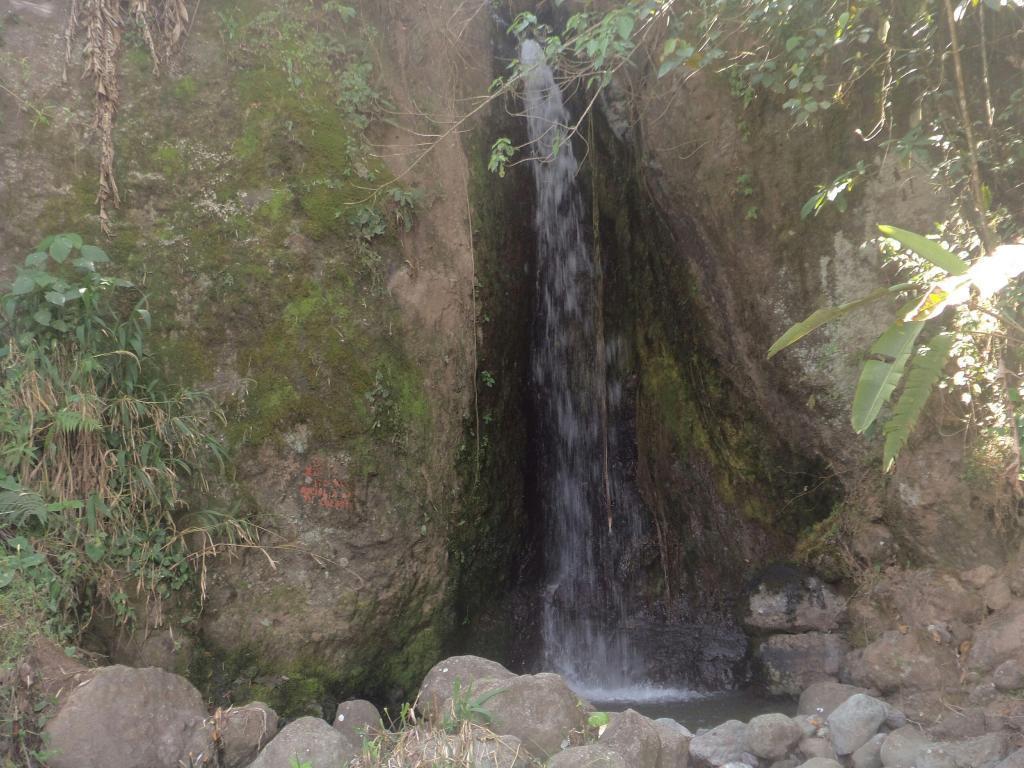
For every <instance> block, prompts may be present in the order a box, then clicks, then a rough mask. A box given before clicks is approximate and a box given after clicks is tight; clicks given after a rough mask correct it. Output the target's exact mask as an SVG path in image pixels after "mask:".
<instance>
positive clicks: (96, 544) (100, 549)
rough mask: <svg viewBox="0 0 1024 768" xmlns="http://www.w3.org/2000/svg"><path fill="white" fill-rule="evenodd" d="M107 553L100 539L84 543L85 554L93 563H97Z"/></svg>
mask: <svg viewBox="0 0 1024 768" xmlns="http://www.w3.org/2000/svg"><path fill="white" fill-rule="evenodd" d="M106 553H107V547H106V545H104V543H103V542H102V541H99V540H98V539H93V540H92V541H87V542H86V543H85V554H86V555H88V557H89V559H90V560H92V561H93V562H94V563H98V562H99V561H100V560H102V559H103V556H104V555H105V554H106Z"/></svg>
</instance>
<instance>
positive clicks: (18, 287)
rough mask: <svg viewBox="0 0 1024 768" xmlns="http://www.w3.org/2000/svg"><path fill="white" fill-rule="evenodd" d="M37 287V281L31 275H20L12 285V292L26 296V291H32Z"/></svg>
mask: <svg viewBox="0 0 1024 768" xmlns="http://www.w3.org/2000/svg"><path fill="white" fill-rule="evenodd" d="M35 287H36V281H35V280H33V279H32V277H31V276H30V275H18V276H17V277H16V278H15V279H14V285H12V286H11V293H13V294H14V295H15V296H24V295H25V294H26V293H32V291H34V290H35Z"/></svg>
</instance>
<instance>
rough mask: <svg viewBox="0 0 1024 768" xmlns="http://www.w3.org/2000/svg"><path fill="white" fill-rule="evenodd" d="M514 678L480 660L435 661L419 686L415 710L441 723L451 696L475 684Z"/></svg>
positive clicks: (498, 666)
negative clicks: (480, 681)
mask: <svg viewBox="0 0 1024 768" xmlns="http://www.w3.org/2000/svg"><path fill="white" fill-rule="evenodd" d="M513 677H515V675H514V674H513V673H512V672H509V671H508V670H507V669H505V667H503V666H502V665H501V664H499V663H498V662H496V661H490V660H489V659H485V658H482V657H480V656H452V657H451V658H447V659H444V660H443V661H439V662H438V663H437V664H435V665H434V666H433V667H431V669H430V671H429V672H428V673H427V675H426V677H424V678H423V683H422V685H420V690H419V693H418V694H417V696H416V707H417V709H419V710H420V712H422V713H423V714H424V715H425V716H426V717H427V718H428V719H430V720H438V721H440V720H443V719H444V716H445V715H446V714H448V715H450V714H451V705H452V695H453V693H455V692H456V691H459V692H461V691H463V690H469V689H470V688H472V687H473V684H474V683H476V682H477V681H478V680H483V679H485V678H488V679H500V680H507V679H511V678H513Z"/></svg>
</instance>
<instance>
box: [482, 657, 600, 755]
mask: <svg viewBox="0 0 1024 768" xmlns="http://www.w3.org/2000/svg"><path fill="white" fill-rule="evenodd" d="M467 694H468V695H470V696H472V697H473V698H475V699H478V700H480V699H486V701H483V703H482V708H483V709H484V710H485V711H486V712H487V714H488V715H490V723H489V724H488V727H489V728H490V729H491V730H493V731H494V732H495V733H498V734H502V735H506V734H507V735H510V736H515V737H516V738H518V739H519V740H520V741H522V744H523V748H524V749H526V750H527V751H528V752H529V753H530V754H531V755H533V756H534V757H535V758H537V759H539V760H546V759H547V758H548V757H550V756H551V755H553V754H555V753H556V752H558V751H559V750H561V748H562V744H563V742H565V741H566V740H567V739H568V738H569V734H570V733H571V732H572V731H582V730H583V728H584V726H585V724H586V717H585V712H584V708H583V703H582V702H581V701H580V700H579V699H577V698H576V694H574V693H573V692H572V691H571V690H569V686H567V685H566V684H565V681H564V680H563V679H562V678H561V677H560V676H559V675H554V674H550V673H541V674H539V675H520V676H515V675H513V676H511V677H501V678H484V679H480V680H477V681H476V683H474V684H473V686H472V689H471V690H470V691H467Z"/></svg>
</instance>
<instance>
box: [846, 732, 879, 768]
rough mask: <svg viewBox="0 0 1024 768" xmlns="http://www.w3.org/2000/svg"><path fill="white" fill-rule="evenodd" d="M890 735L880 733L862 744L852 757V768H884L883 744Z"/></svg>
mask: <svg viewBox="0 0 1024 768" xmlns="http://www.w3.org/2000/svg"><path fill="white" fill-rule="evenodd" d="M886 738H888V734H885V733H878V734H875V735H874V736H872V737H871V738H870V739H868V740H867V743H865V744H862V745H861V746H860V747H859V748H858V749H857V750H856V751H855V752H854V753H853V754H852V755H851V756H850V764H851V765H852V768H882V743H883V742H884V741H885V740H886Z"/></svg>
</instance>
